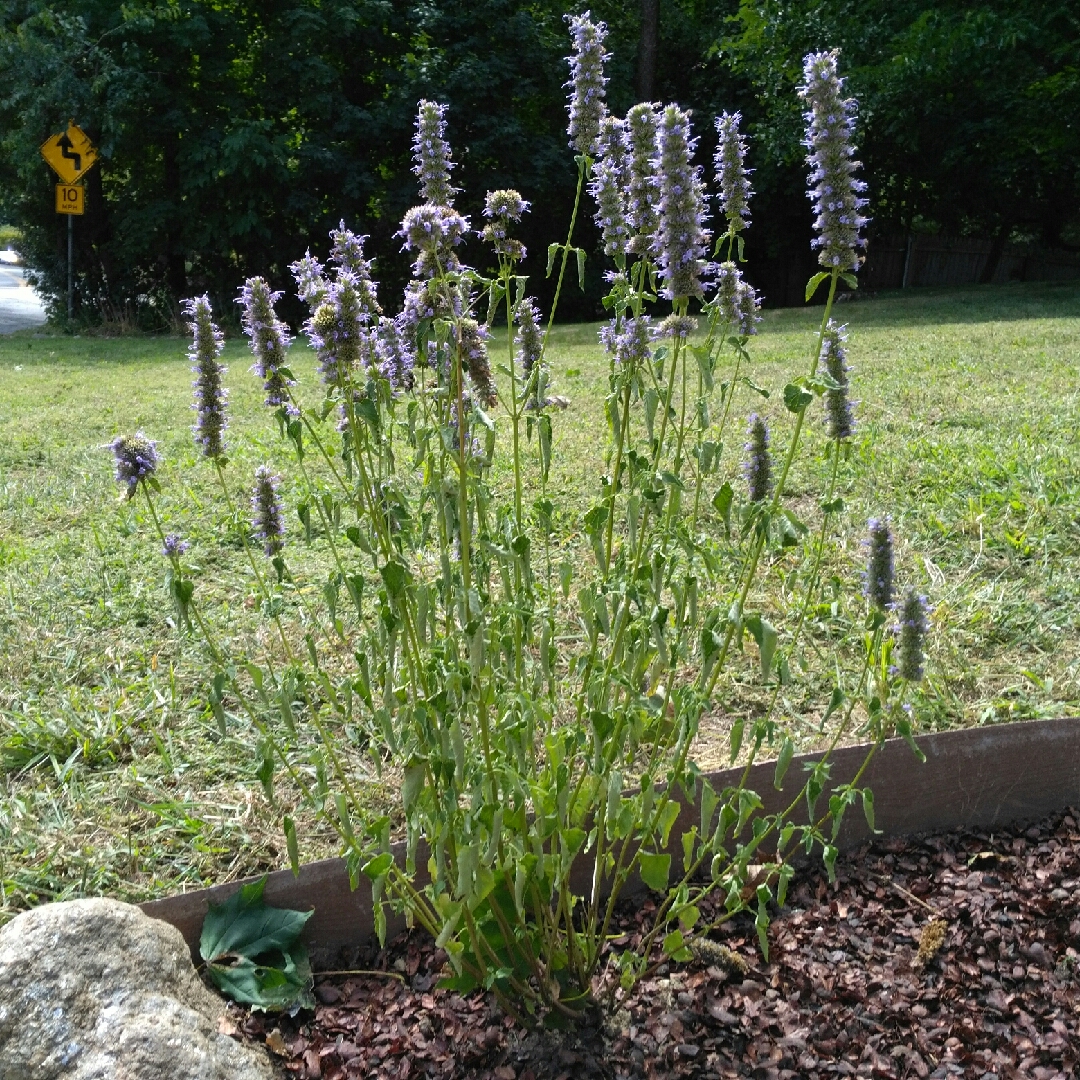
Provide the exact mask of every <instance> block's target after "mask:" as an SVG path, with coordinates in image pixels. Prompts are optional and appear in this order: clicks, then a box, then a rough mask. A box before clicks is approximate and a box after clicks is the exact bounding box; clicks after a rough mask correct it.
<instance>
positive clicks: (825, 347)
mask: <svg viewBox="0 0 1080 1080" xmlns="http://www.w3.org/2000/svg"><path fill="white" fill-rule="evenodd" d="M846 331H847V327H846V326H837V324H836V323H835V321H834V320H832V319H830V320H829V322H828V325H827V326H826V327H825V336H824V337H823V338H822V340H821V359H822V361H823V362H824V365H825V371H826V372H827V373H828V376H829V378H830V379H832V381H833V382H834V383H836V384H837V385H836V389H832V390H826V391H825V422H826V424H827V425H828V429H829V438H830V439H850V438H851V436H852V434H853V433H854V431H855V416H854V413H853V410H852V402H851V400H850V399H849V398H848V392H849V383H848V366H847V352H846V351H845V349H844V342H845V341H847V333H846Z"/></svg>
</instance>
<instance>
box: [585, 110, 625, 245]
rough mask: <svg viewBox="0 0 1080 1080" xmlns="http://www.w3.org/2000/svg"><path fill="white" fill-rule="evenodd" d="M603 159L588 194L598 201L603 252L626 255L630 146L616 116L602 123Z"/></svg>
mask: <svg viewBox="0 0 1080 1080" xmlns="http://www.w3.org/2000/svg"><path fill="white" fill-rule="evenodd" d="M597 143H598V147H599V151H600V156H599V158H598V159H597V162H596V164H595V165H594V166H593V172H592V180H591V182H590V184H589V194H591V195H592V197H593V198H594V199H595V200H596V217H595V220H596V224H597V227H598V228H599V229H600V232H601V234H602V235H603V238H604V253H605V254H606V255H610V256H611V257H612V258H616V259H617V258H619V257H620V256H625V254H626V248H627V244H628V243H629V240H630V231H629V227H628V225H627V221H626V199H627V194H626V182H627V145H626V130H625V123H624V121H622V120H617V119H616V118H615V117H614V116H605V117H604V119H603V120H602V121H601V122H600V136H599V138H598V140H597Z"/></svg>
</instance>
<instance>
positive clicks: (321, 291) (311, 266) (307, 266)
mask: <svg viewBox="0 0 1080 1080" xmlns="http://www.w3.org/2000/svg"><path fill="white" fill-rule="evenodd" d="M289 269H290V270H291V271H292V276H293V278H294V279H295V280H296V295H297V296H298V297H299V298H300V299H301V300H303V301H304V303H305V304H307V306H308V310H309V311H314V310H315V309H316V308H317V307H318V306H319V305H320V304H321V303H322V302H323V301H324V300H325V299H326V291H327V289H329V288H330V282H329V281H327V280H326V275H325V274H324V273H323V267H322V263H321V262H319V260H318V259H316V258H315V256H314V255H312V254H311V252H310V251H309V252H308V253H307V254H306V255H305V256H304V257H303V258H302V259H297V260H296V262H294V263H290V264H289ZM252 280H259V281H261V280H262V279H261V278H258V279H252ZM280 295H281V294H280V293H277V294H276V295H275V299H276V298H277V296H280Z"/></svg>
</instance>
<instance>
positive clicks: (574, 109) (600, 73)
mask: <svg viewBox="0 0 1080 1080" xmlns="http://www.w3.org/2000/svg"><path fill="white" fill-rule="evenodd" d="M566 20H567V22H569V23H570V36H571V37H572V38H573V39H574V52H573V55H572V56H568V57H567V58H566V59H567V60H569V61H570V80H569V82H566V83H564V84H563V85H564V86H565V87H566V88H567V89H568V90H569V91H570V100H569V102H568V104H567V109H568V110H569V113H570V125H569V127H567V129H566V133H567V135H569V136H570V144H571V145H572V146H573V147H574V149H576V150H577V152H578V153H579V154H583V155H584V156H585V157H593V156H594V154H595V153H596V139H597V136H598V135H599V134H600V121H601V120H602V119H603V117H604V114H605V113H606V112H607V106H606V105H605V104H604V87H605V85H606V84H607V79H606V78H605V77H604V64H605V63H606V62H607V61H608V60H610V59H611V54H610V53H606V52H604V39H605V38H606V37H607V24H606V23H602V22H598V23H594V22H593V21H592V17H591V15H590V14H589V12H587V11H586V12H585V14H584V15H567V16H566Z"/></svg>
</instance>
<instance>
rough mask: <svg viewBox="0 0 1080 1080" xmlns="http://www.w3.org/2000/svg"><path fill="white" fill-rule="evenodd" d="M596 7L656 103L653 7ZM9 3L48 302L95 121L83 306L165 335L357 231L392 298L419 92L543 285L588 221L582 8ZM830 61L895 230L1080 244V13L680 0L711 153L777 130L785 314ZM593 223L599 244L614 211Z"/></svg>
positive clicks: (672, 78)
mask: <svg viewBox="0 0 1080 1080" xmlns="http://www.w3.org/2000/svg"><path fill="white" fill-rule="evenodd" d="M591 6H592V10H593V14H594V16H596V17H597V18H603V19H605V20H607V21H608V23H609V24H610V26H611V35H610V37H609V46H610V48H611V50H612V52H613V53H614V57H613V60H612V63H611V64H610V65H609V69H608V71H609V75H610V76H611V83H610V85H609V87H608V90H609V100H610V101H611V104H612V107H613V108H614V109H615V110H616V111H618V112H619V113H620V114H621V113H622V112H624V111H625V109H626V108H627V107H628V106H629V105H630V104H632V103H633V101H634V90H633V86H634V74H635V64H636V60H637V52H638V42H639V37H640V30H641V25H640V12H639V7H640V5H637V4H633V5H626V4H619V3H615V2H614V0H598V2H595V3H593V4H592V5H591ZM2 10H3V13H2V15H0V218H2V219H6V220H7V221H9V222H12V223H13V224H16V225H18V226H19V227H21V228H22V229H23V230H24V233H25V237H24V240H23V242H22V246H23V248H24V250H25V252H26V254H27V255H28V257H29V259H30V262H31V264H32V265H33V266H34V267H35V268H36V273H37V274H38V276H39V279H40V281H41V283H42V285H43V287H44V291H45V292H46V293H47V294H49V295H52V296H61V295H62V293H63V289H64V273H65V262H64V258H65V251H66V241H65V222H64V221H63V220H62V219H60V218H59V216H58V215H57V214H55V212H54V208H53V182H54V178H53V177H52V174H51V173H50V171H49V170H48V167H47V166H46V165H45V164H44V163H43V162H42V161H41V159H40V157H39V155H38V152H37V148H38V146H39V145H40V143H41V142H42V141H44V139H46V138H47V137H48V136H49V135H51V134H53V133H55V132H57V131H60V130H62V129H63V127H64V126H65V125H66V123H67V121H68V119H69V118H73V119H74V120H75V121H76V122H77V123H79V124H80V126H82V127H83V128H84V129H85V130H86V131H87V132H88V134H90V136H91V138H92V139H93V140H94V141H95V142H96V143H97V145H98V146H99V147H100V149H101V152H102V158H101V161H100V164H99V165H98V166H96V167H95V168H94V169H93V170H92V171H91V172H90V173H89V174H88V175H87V177H86V184H87V192H88V210H87V214H86V216H85V217H84V218H82V219H79V220H78V221H77V222H76V227H75V237H76V268H77V285H78V299H79V304H80V311H81V313H82V315H83V317H89V318H97V317H101V316H110V315H112V316H117V315H128V316H129V317H137V318H138V320H139V321H140V322H142V323H143V324H144V325H164V324H166V323H168V322H169V321H170V320H171V319H173V318H175V311H176V303H177V301H178V300H179V299H180V298H182V297H183V296H189V295H192V294H193V293H195V292H202V291H204V290H209V291H210V293H211V294H212V295H213V296H214V298H215V302H217V304H218V306H219V307H226V306H228V304H227V301H229V300H231V297H232V296H233V295H234V290H235V287H236V284H237V282H239V281H240V280H241V279H242V278H243V277H244V276H245V275H247V274H255V273H258V274H263V275H266V276H267V277H268V278H270V280H272V281H273V282H274V283H275V285H276V286H278V287H287V286H288V284H289V282H288V280H287V274H286V270H285V267H286V264H287V262H288V261H290V260H291V259H293V258H295V255H296V252H297V251H298V250H301V251H302V250H303V249H304V248H305V247H307V246H309V245H310V246H311V248H312V250H313V251H315V252H316V253H318V254H324V253H325V246H326V234H327V232H328V230H329V229H330V228H331V227H333V226H335V225H336V224H337V223H338V221H339V220H341V219H344V220H345V222H346V224H348V225H349V226H350V227H353V228H356V229H357V230H359V231H361V232H365V233H369V234H370V235H371V241H370V243H369V245H368V248H369V250H370V251H371V252H372V253H373V254H375V255H376V257H377V259H378V262H377V273H378V275H379V277H380V279H381V280H382V282H383V284H384V288H385V289H388V290H390V291H395V292H396V288H397V286H398V285H400V284H401V282H402V281H403V280H404V276H405V273H406V262H405V260H404V258H400V257H399V256H398V250H399V247H400V242H399V241H398V240H397V239H396V238H395V237H394V233H395V231H396V230H397V228H398V224H399V222H400V219H401V215H402V213H403V212H404V210H405V209H406V208H407V207H408V206H409V205H411V203H412V201H413V200H414V196H415V183H414V179H413V177H412V176H411V174H410V172H409V161H408V154H407V152H406V148H407V146H408V140H409V136H410V132H411V124H412V116H413V112H414V108H415V103H416V100H417V99H418V98H419V97H421V96H428V97H436V98H438V99H439V100H441V101H445V102H447V103H448V104H449V105H450V112H449V115H448V119H449V124H450V130H449V135H450V138H451V140H452V142H453V145H454V146H455V147H456V148H458V149H457V153H458V160H459V169H458V171H457V173H456V174H455V175H456V180H457V183H458V184H459V185H460V186H461V187H463V188H464V189H465V191H466V192H468V193H469V195H468V196H467V198H466V199H465V200H464V201H463V205H462V209H463V210H464V211H465V212H467V213H469V214H471V215H472V216H473V218H474V224H476V223H477V221H476V216H477V214H478V213H479V210H480V206H481V202H480V201H481V200H482V197H483V191H484V190H486V189H488V188H496V187H515V188H517V189H519V190H520V191H521V192H522V194H523V195H524V196H525V197H526V198H527V199H530V200H531V201H532V203H533V205H534V211H536V212H534V213H533V214H532V215H530V216H529V219H528V221H529V224H528V225H527V226H526V232H525V233H524V235H523V237H522V239H523V240H524V241H525V243H526V244H527V245H528V246H529V247H530V248H531V249H532V251H533V258H532V259H531V260H530V261H529V262H527V263H526V264H525V267H524V269H525V270H527V271H529V272H531V274H532V275H533V281H534V284H535V285H536V286H538V287H539V286H540V282H539V280H538V279H540V278H542V276H543V275H542V274H541V273H540V248H541V245H542V242H543V238H544V237H546V235H547V233H546V231H545V225H546V223H547V221H549V220H552V219H556V220H562V219H564V218H565V217H566V215H567V213H568V210H569V206H570V203H571V201H572V199H573V184H574V176H573V171H572V169H568V168H567V167H566V161H565V152H564V151H565V145H566V139H565V126H566V116H565V111H564V103H563V91H562V83H563V81H564V80H565V78H566V64H565V62H564V61H563V59H562V58H563V56H564V55H565V53H566V51H567V46H568V42H567V36H566V28H565V24H564V22H563V19H562V16H563V12H564V10H565V9H564V8H563V7H562V6H559V5H556V4H554V3H553V2H552V0H540V2H535V3H530V4H524V3H521V2H520V0H475V2H467V0H427V2H423V3H420V2H415V0H414V2H408V0H259V2H256V0H159V2H156V3H155V2H153V0H135V2H132V3H125V4H122V3H120V0H64V2H63V3H60V2H59V0H8V2H7V3H6V4H5V5H4V7H3V9H2ZM832 46H839V47H840V48H841V50H842V66H843V69H844V71H845V72H846V73H847V74H848V75H849V78H850V81H849V88H850V90H851V92H852V93H854V94H856V95H857V96H858V97H859V98H860V101H861V102H862V106H861V114H860V129H859V132H858V142H859V148H860V149H859V153H860V157H861V159H862V160H863V162H864V163H865V176H866V179H867V180H868V182H869V185H870V194H871V196H872V199H873V204H872V207H871V210H872V213H873V216H874V230H875V231H876V232H877V233H878V234H881V233H884V232H894V231H901V230H907V229H910V228H912V227H913V226H916V227H918V226H921V225H925V224H927V223H929V224H931V225H932V226H937V227H940V228H942V229H944V230H948V231H951V232H971V233H979V234H983V235H997V236H1000V237H1002V238H1004V237H1005V236H1006V235H1007V234H1008V233H1009V232H1010V231H1020V232H1022V233H1026V234H1028V235H1031V236H1033V237H1038V238H1041V239H1042V240H1044V241H1046V242H1049V243H1055V244H1056V243H1063V242H1064V243H1073V244H1075V243H1077V242H1078V241H1080V221H1078V216H1077V210H1076V208H1077V206H1078V204H1080V125H1078V124H1077V122H1076V119H1075V118H1076V117H1077V116H1078V115H1080V64H1078V62H1077V59H1076V58H1077V56H1078V55H1080V13H1078V11H1077V9H1076V7H1075V5H1073V4H1069V3H1066V2H1065V0H1051V2H1048V3H1043V4H1031V3H1029V2H1027V0H979V2H971V0H941V2H937V3H933V4H931V3H930V2H929V0H889V2H885V0H830V2H828V3H826V2H824V0H814V2H812V3H807V4H789V3H785V2H783V0H742V2H741V3H738V2H736V0H724V2H722V3H715V2H706V0H664V3H663V4H662V5H661V9H660V40H659V58H658V67H657V74H656V86H655V95H656V96H657V97H658V98H662V99H664V100H675V101H678V102H679V103H680V104H682V105H683V106H688V107H691V108H692V109H693V111H694V119H695V125H696V128H697V131H698V133H699V134H700V135H701V144H700V148H699V153H700V160H701V162H702V163H703V164H705V163H706V162H707V161H708V156H709V155H710V154H711V151H712V140H713V137H714V136H713V132H712V129H711V124H710V120H711V117H712V116H714V115H715V114H716V113H718V112H719V111H721V110H722V109H735V108H741V109H742V111H743V113H744V115H745V117H746V121H747V126H748V128H749V130H750V131H751V132H752V134H753V136H754V143H753V146H752V149H751V164H752V165H753V166H754V168H755V169H756V172H755V175H754V186H755V189H756V190H757V192H758V201H757V206H758V215H757V216H758V220H759V221H760V222H761V223H762V224H761V225H759V226H757V227H758V228H759V229H760V232H759V233H758V234H757V239H756V242H755V244H754V246H753V250H754V251H755V253H756V254H755V261H754V262H753V263H751V265H750V273H751V276H752V277H753V278H754V279H755V281H756V283H757V284H758V285H759V286H761V287H762V288H763V289H764V291H765V294H766V297H767V298H768V299H770V300H771V301H772V302H774V303H775V302H785V301H786V302H796V301H797V300H798V299H799V297H798V295H797V294H798V292H799V291H800V290H801V282H802V281H803V280H805V277H806V271H807V269H808V266H809V260H810V256H809V255H807V254H806V253H807V251H808V249H807V247H806V240H807V238H808V236H809V230H810V220H811V217H810V208H809V203H808V200H807V199H806V197H805V194H804V187H805V183H804V180H805V171H806V170H805V166H804V164H803V161H802V157H803V149H802V147H801V146H800V145H799V139H800V131H801V119H800V117H799V115H798V107H797V104H795V99H794V96H793V94H792V92H791V91H792V88H793V87H794V85H796V84H797V83H798V82H799V80H800V78H801V59H802V56H803V55H804V54H805V53H806V52H807V51H809V50H810V49H820V48H826V47H832ZM706 171H707V173H711V169H708V168H707V170H706ZM585 217H586V218H587V217H588V215H585ZM765 223H768V224H765ZM582 227H583V232H582V242H583V243H584V244H585V246H586V247H588V248H589V249H590V251H591V252H596V244H595V237H594V236H592V235H591V234H590V233H589V229H590V228H591V223H590V222H589V221H588V220H584V221H583V222H582ZM534 233H535V235H533V234H534ZM590 259H591V261H590V273H589V275H588V281H587V286H588V292H587V293H586V295H584V296H582V295H581V294H580V293H578V292H577V291H576V289H575V290H571V293H570V295H568V296H567V297H565V298H564V299H565V301H567V302H568V303H567V304H566V306H564V308H563V309H562V310H563V312H564V314H566V315H569V316H574V317H581V316H584V315H590V314H594V313H596V310H595V309H596V303H597V301H598V298H599V289H600V275H599V273H598V270H599V267H600V265H601V260H602V257H601V256H600V255H599V253H598V252H596V254H595V257H593V256H592V255H591V256H590ZM802 261H806V262H807V265H806V266H803V265H802V264H801V263H802ZM541 300H542V301H543V300H544V296H543V293H542V290H541ZM575 305H576V306H575ZM286 314H287V315H289V316H290V318H296V317H297V316H298V315H299V309H298V308H291V309H286Z"/></svg>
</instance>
